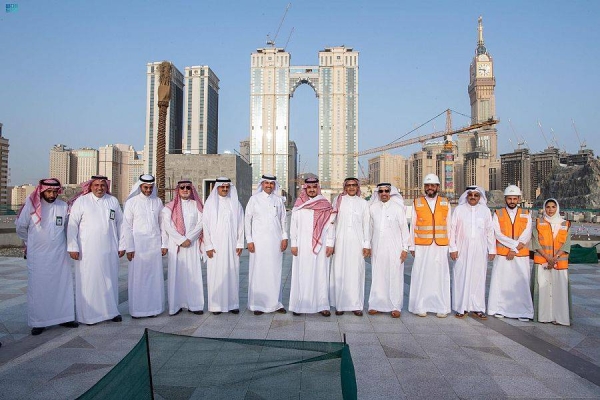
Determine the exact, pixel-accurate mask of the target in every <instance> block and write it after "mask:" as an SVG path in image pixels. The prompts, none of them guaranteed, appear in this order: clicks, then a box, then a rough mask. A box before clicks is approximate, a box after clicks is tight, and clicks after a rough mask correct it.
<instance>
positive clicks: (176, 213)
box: [166, 180, 204, 235]
mask: <svg viewBox="0 0 600 400" xmlns="http://www.w3.org/2000/svg"><path fill="white" fill-rule="evenodd" d="M182 183H187V184H189V185H190V186H191V187H192V193H191V194H190V197H189V199H190V200H194V201H195V202H196V207H197V208H198V211H200V212H202V211H203V210H204V205H203V204H202V199H201V198H200V196H199V195H198V191H196V187H195V186H194V185H193V184H192V181H190V180H183V181H179V182H177V187H179V185H181V184H182ZM166 207H167V208H168V209H169V210H171V221H173V225H175V229H176V230H177V232H178V233H179V234H180V235H185V222H184V220H183V208H182V206H181V197H180V196H179V193H177V194H176V195H175V198H174V199H173V200H171V202H169V204H167V205H166Z"/></svg>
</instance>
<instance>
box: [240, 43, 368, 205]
mask: <svg viewBox="0 0 600 400" xmlns="http://www.w3.org/2000/svg"><path fill="white" fill-rule="evenodd" d="M290 60H291V56H290V53H288V52H286V51H285V50H284V49H282V48H277V47H266V48H261V49H257V50H256V52H255V53H252V55H251V61H250V62H251V67H250V161H251V163H252V176H253V180H254V182H257V181H258V179H259V178H260V177H261V175H263V174H275V175H277V178H278V180H279V182H280V183H281V186H282V188H283V189H284V190H285V192H286V193H288V194H290V195H291V196H294V195H295V184H296V182H295V178H296V177H295V176H293V175H292V170H291V169H290V168H289V149H290V147H289V143H288V142H289V135H290V129H293V128H290V126H289V121H290V118H289V103H290V98H291V97H292V96H293V95H294V91H295V90H296V88H297V87H298V86H299V85H302V84H307V85H309V86H310V87H312V88H313V90H314V91H315V95H316V96H317V97H318V99H319V126H318V127H316V130H317V132H318V134H316V133H315V134H314V135H310V136H308V137H306V138H305V139H306V140H317V139H318V141H319V157H318V163H319V171H318V175H319V179H320V180H321V183H322V187H323V188H324V189H326V190H327V189H331V190H333V191H336V190H341V188H342V185H343V181H344V179H345V178H346V177H348V176H356V174H357V169H358V163H357V157H356V156H355V153H356V152H357V150H358V52H356V51H353V49H351V48H347V47H344V46H341V47H330V48H325V49H324V50H322V51H320V52H319V65H318V66H290ZM288 197H289V196H288Z"/></svg>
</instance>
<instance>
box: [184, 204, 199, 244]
mask: <svg viewBox="0 0 600 400" xmlns="http://www.w3.org/2000/svg"><path fill="white" fill-rule="evenodd" d="M195 207H196V204H194V208H195ZM202 217H203V216H202V213H201V212H200V211H199V210H198V222H196V226H194V227H193V228H192V230H191V231H189V232H186V233H185V236H186V237H187V238H188V239H190V242H193V241H195V240H197V239H198V238H199V237H200V233H201V232H202V221H203V218H202Z"/></svg>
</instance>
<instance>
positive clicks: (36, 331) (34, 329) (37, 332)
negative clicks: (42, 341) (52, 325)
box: [31, 328, 46, 336]
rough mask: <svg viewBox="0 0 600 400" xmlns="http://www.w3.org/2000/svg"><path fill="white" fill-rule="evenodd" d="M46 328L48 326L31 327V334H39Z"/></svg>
mask: <svg viewBox="0 0 600 400" xmlns="http://www.w3.org/2000/svg"><path fill="white" fill-rule="evenodd" d="M45 330H46V328H31V334H32V335H33V336H37V335H39V334H41V333H42V332H44V331H45Z"/></svg>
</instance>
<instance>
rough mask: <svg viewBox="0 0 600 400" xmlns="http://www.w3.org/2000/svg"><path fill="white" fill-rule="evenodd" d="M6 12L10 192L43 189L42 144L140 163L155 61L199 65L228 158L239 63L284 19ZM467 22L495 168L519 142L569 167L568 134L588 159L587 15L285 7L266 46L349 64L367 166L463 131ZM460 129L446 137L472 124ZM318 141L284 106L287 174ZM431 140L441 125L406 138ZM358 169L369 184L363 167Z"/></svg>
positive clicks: (594, 38) (304, 163)
mask: <svg viewBox="0 0 600 400" xmlns="http://www.w3.org/2000/svg"><path fill="white" fill-rule="evenodd" d="M10 1H12V2H13V3H11V4H16V5H17V7H16V11H13V12H5V11H6V10H5V5H6V4H7V2H6V0H4V2H3V4H2V5H1V8H0V43H1V46H0V123H2V124H3V125H4V127H3V135H4V136H5V137H7V138H8V139H9V140H10V156H9V167H10V169H11V181H10V184H12V185H20V184H23V183H34V182H36V181H37V180H38V179H40V178H41V177H46V176H47V174H48V167H49V161H48V159H49V151H50V148H51V147H52V146H53V145H54V144H58V143H62V144H65V145H67V146H69V147H71V148H80V147H93V148H98V147H100V146H105V145H107V144H114V143H125V144H131V145H133V146H134V147H135V148H136V149H137V150H142V149H143V145H144V134H145V133H144V127H145V102H146V64H147V63H148V62H154V61H162V60H168V61H171V62H173V63H174V64H175V66H176V67H177V68H178V69H179V70H180V71H183V70H184V68H185V67H186V66H193V65H208V66H209V67H210V68H211V69H212V70H213V71H214V72H215V73H216V74H217V76H218V77H219V79H220V91H219V152H223V151H227V150H228V151H232V150H233V149H235V150H238V149H239V141H240V140H244V139H245V138H247V137H248V134H249V125H250V123H249V120H250V118H249V108H250V106H249V98H250V96H249V90H250V55H251V53H252V52H254V51H256V49H257V48H260V47H264V46H265V40H266V38H267V34H270V35H271V38H272V37H273V36H274V35H275V32H276V31H277V27H278V26H279V24H280V21H281V19H282V16H283V14H284V11H285V9H286V6H287V4H288V3H289V1H287V0H286V1H275V0H273V1H260V0H244V1H227V0H214V1H206V0H197V1H192V0H186V1H183V0H170V1H151V0H146V1H112V0H105V1H93V0H91V1H66V0H65V1H53V0H47V1H24V0H22V1H19V0H10ZM14 9H15V7H12V8H11V10H14ZM480 15H481V16H483V26H484V39H485V45H486V47H487V49H488V51H489V53H490V55H491V56H492V57H493V60H494V74H495V77H496V91H495V95H496V114H497V118H498V119H499V120H500V124H499V125H497V129H498V135H499V136H498V147H499V152H500V153H501V154H502V153H507V152H511V151H512V150H513V148H514V147H516V143H517V142H518V141H521V140H524V141H526V142H527V145H528V147H529V148H530V151H531V152H538V151H541V150H543V149H544V148H546V147H547V146H548V143H549V142H551V143H553V144H555V145H556V144H557V145H558V147H559V148H561V149H564V150H567V151H569V152H577V151H578V150H579V147H580V142H579V140H578V139H577V136H576V135H575V131H574V128H573V123H572V121H574V122H575V126H576V128H577V131H578V133H579V136H580V137H581V140H582V141H585V142H586V143H587V146H588V148H591V149H593V150H594V152H595V154H596V155H598V154H600V148H599V147H598V144H597V143H598V142H596V141H595V140H594V138H595V137H596V138H597V137H598V128H597V127H598V125H599V124H598V123H597V122H594V121H593V119H592V117H593V116H594V115H595V113H596V112H597V108H598V105H599V101H598V93H600V78H598V74H597V70H598V64H599V62H600V50H599V49H600V46H599V45H598V43H600V29H599V28H598V18H599V16H600V2H598V1H570V2H566V1H552V0H542V1H533V0H532V1H512V0H503V1H482V0H480V1H460V2H458V1H397V0H391V1H375V0H369V1H367V0H365V1H362V0H352V1H349V0H344V1H323V0H316V1H312V0H311V1H293V2H292V3H291V7H290V8H289V10H288V12H287V15H286V18H285V20H284V22H283V24H282V27H281V30H280V32H279V36H278V37H277V39H276V44H277V45H278V46H280V47H283V46H284V45H285V43H286V42H287V41H288V36H289V34H290V31H291V30H292V28H293V29H294V32H293V34H292V36H291V37H290V40H289V43H288V44H287V47H286V50H287V51H288V52H290V54H291V63H292V65H317V64H318V60H317V55H318V52H319V51H320V50H322V49H324V48H325V47H331V46H340V45H345V46H347V47H351V48H353V49H354V50H357V51H359V52H360V56H359V149H360V150H365V149H368V148H372V147H377V146H381V145H385V144H387V143H389V142H392V141H393V140H395V139H397V138H399V137H401V136H403V135H405V134H406V133H407V132H409V131H410V130H412V129H413V128H414V127H416V126H418V125H421V124H422V123H424V122H425V121H428V120H429V119H431V118H432V117H434V116H435V115H437V114H439V113H441V112H443V111H444V110H446V109H447V108H450V109H452V110H455V111H457V112H458V113H462V114H465V115H470V105H469V96H468V93H467V86H468V83H469V64H470V63H471V61H472V59H473V56H474V54H475V48H476V45H477V18H478V17H479V16H480ZM458 113H455V114H453V127H454V128H455V129H456V128H458V127H461V126H465V125H468V124H469V123H470V121H469V118H467V117H465V116H461V115H460V114H458ZM509 121H510V123H509ZM538 121H539V122H540V123H541V125H542V128H543V131H544V133H545V136H546V140H545V139H544V137H543V136H542V133H541V132H540V128H539V126H538ZM317 125H318V99H317V98H316V97H315V94H314V91H313V90H312V89H311V88H310V87H309V86H307V85H302V86H300V87H299V88H298V89H297V90H296V92H295V93H294V97H293V98H292V99H291V103H290V139H291V140H295V141H296V142H297V144H298V150H299V153H300V160H301V161H300V165H299V171H300V172H309V171H313V172H314V171H315V170H316V164H317ZM511 125H512V126H511ZM444 127H445V119H444V117H443V116H442V117H439V118H437V119H435V120H434V121H432V122H430V123H428V124H426V125H425V126H424V127H422V128H420V129H419V130H418V131H416V132H415V133H413V134H412V135H410V136H407V138H409V137H413V136H415V135H424V134H427V133H430V132H433V131H438V130H442V129H444ZM509 139H510V141H509ZM596 140H597V139H596ZM511 141H512V143H511ZM418 150H419V147H418V145H417V146H410V147H404V148H401V149H397V150H395V151H393V153H395V154H402V155H405V156H408V155H410V154H411V153H413V152H415V151H418ZM361 164H362V165H363V166H364V168H365V170H366V166H367V165H368V162H367V158H363V159H361Z"/></svg>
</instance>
